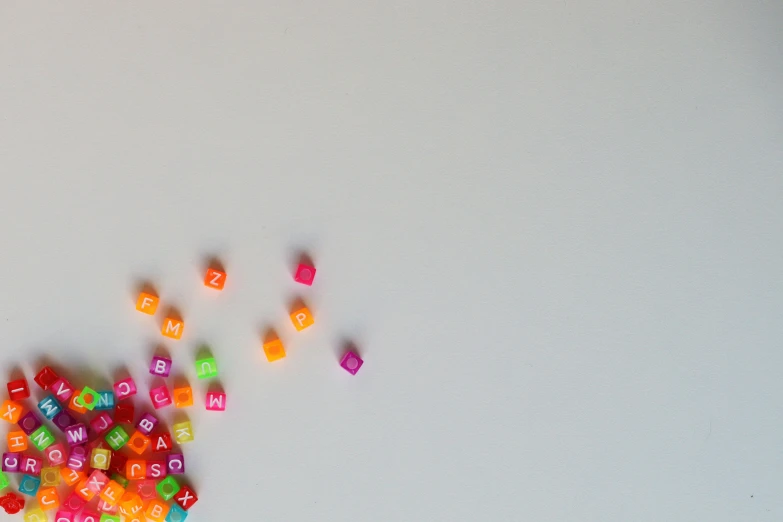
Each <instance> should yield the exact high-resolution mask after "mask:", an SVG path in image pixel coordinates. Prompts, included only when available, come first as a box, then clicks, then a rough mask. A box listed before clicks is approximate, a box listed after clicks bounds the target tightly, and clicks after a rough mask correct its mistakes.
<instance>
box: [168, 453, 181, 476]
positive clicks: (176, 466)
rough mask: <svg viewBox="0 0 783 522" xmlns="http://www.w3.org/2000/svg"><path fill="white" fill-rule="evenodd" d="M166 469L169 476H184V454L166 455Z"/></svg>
mask: <svg viewBox="0 0 783 522" xmlns="http://www.w3.org/2000/svg"><path fill="white" fill-rule="evenodd" d="M166 467H167V468H168V470H167V471H168V474H169V475H182V474H184V473H185V456H184V455H182V453H171V454H169V455H166Z"/></svg>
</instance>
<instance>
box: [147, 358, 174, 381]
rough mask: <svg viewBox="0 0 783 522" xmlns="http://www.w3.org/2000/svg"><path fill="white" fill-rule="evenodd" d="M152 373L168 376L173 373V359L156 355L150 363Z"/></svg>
mask: <svg viewBox="0 0 783 522" xmlns="http://www.w3.org/2000/svg"><path fill="white" fill-rule="evenodd" d="M150 373H151V374H152V375H157V376H158V377H168V376H169V373H171V359H169V358H168V357H159V356H157V355H156V356H155V357H153V358H152V362H151V363H150Z"/></svg>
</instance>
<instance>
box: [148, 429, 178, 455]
mask: <svg viewBox="0 0 783 522" xmlns="http://www.w3.org/2000/svg"><path fill="white" fill-rule="evenodd" d="M172 447H173V444H172V441H171V435H169V434H168V433H156V434H155V435H153V436H152V451H154V452H156V453H160V452H162V451H170V450H171V448H172Z"/></svg>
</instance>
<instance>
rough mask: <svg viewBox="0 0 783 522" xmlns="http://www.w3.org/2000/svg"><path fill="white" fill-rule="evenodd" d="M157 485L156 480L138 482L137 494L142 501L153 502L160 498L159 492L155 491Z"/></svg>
mask: <svg viewBox="0 0 783 522" xmlns="http://www.w3.org/2000/svg"><path fill="white" fill-rule="evenodd" d="M156 485H157V484H156V482H155V481H154V480H140V481H138V482H136V493H138V495H139V496H140V497H141V499H142V500H145V501H146V500H152V499H154V498H157V497H158V492H157V490H156V489H155V486H156Z"/></svg>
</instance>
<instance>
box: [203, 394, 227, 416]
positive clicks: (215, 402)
mask: <svg viewBox="0 0 783 522" xmlns="http://www.w3.org/2000/svg"><path fill="white" fill-rule="evenodd" d="M207 410H209V411H226V394H225V393H222V392H207Z"/></svg>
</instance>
